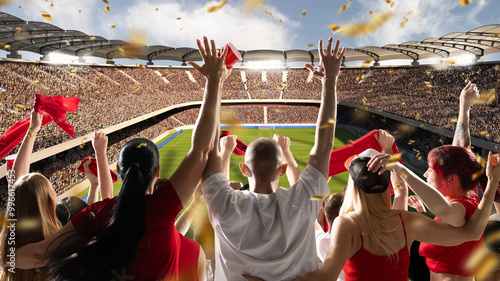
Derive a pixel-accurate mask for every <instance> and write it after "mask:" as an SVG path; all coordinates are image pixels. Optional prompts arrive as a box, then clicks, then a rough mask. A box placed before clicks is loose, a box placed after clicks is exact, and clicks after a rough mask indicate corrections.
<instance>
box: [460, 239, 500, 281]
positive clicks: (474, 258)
mask: <svg viewBox="0 0 500 281" xmlns="http://www.w3.org/2000/svg"><path fill="white" fill-rule="evenodd" d="M485 243H486V241H485ZM498 265H499V260H498V258H497V257H496V255H495V254H494V253H492V252H491V251H490V250H488V248H486V247H478V248H477V249H476V250H475V251H474V253H472V254H471V255H470V256H469V258H468V259H467V263H466V266H467V268H468V269H469V270H470V271H471V272H473V273H474V276H475V278H476V280H485V278H486V277H488V276H489V275H490V274H491V273H492V272H494V271H495V268H497V266H498ZM489 280H492V279H489Z"/></svg>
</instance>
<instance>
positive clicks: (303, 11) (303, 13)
mask: <svg viewBox="0 0 500 281" xmlns="http://www.w3.org/2000/svg"><path fill="white" fill-rule="evenodd" d="M305 15H307V11H306V10H304V9H302V14H301V15H300V17H303V16H305Z"/></svg>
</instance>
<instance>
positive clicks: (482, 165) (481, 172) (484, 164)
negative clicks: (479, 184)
mask: <svg viewBox="0 0 500 281" xmlns="http://www.w3.org/2000/svg"><path fill="white" fill-rule="evenodd" d="M476 161H477V162H478V163H479V165H481V169H480V170H479V171H477V172H475V173H474V174H472V181H475V180H476V179H478V178H479V177H480V176H481V175H483V173H484V167H485V166H486V161H484V159H483V158H482V157H481V156H479V155H476Z"/></svg>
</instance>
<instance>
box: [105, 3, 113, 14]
mask: <svg viewBox="0 0 500 281" xmlns="http://www.w3.org/2000/svg"><path fill="white" fill-rule="evenodd" d="M110 9H111V6H110V5H108V6H107V7H106V8H105V9H104V13H105V14H107V13H108V12H109V10H110Z"/></svg>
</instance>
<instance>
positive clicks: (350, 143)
mask: <svg viewBox="0 0 500 281" xmlns="http://www.w3.org/2000/svg"><path fill="white" fill-rule="evenodd" d="M353 143H354V142H353V141H352V140H348V141H347V144H348V145H352V144H353ZM360 157H361V156H360Z"/></svg>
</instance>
